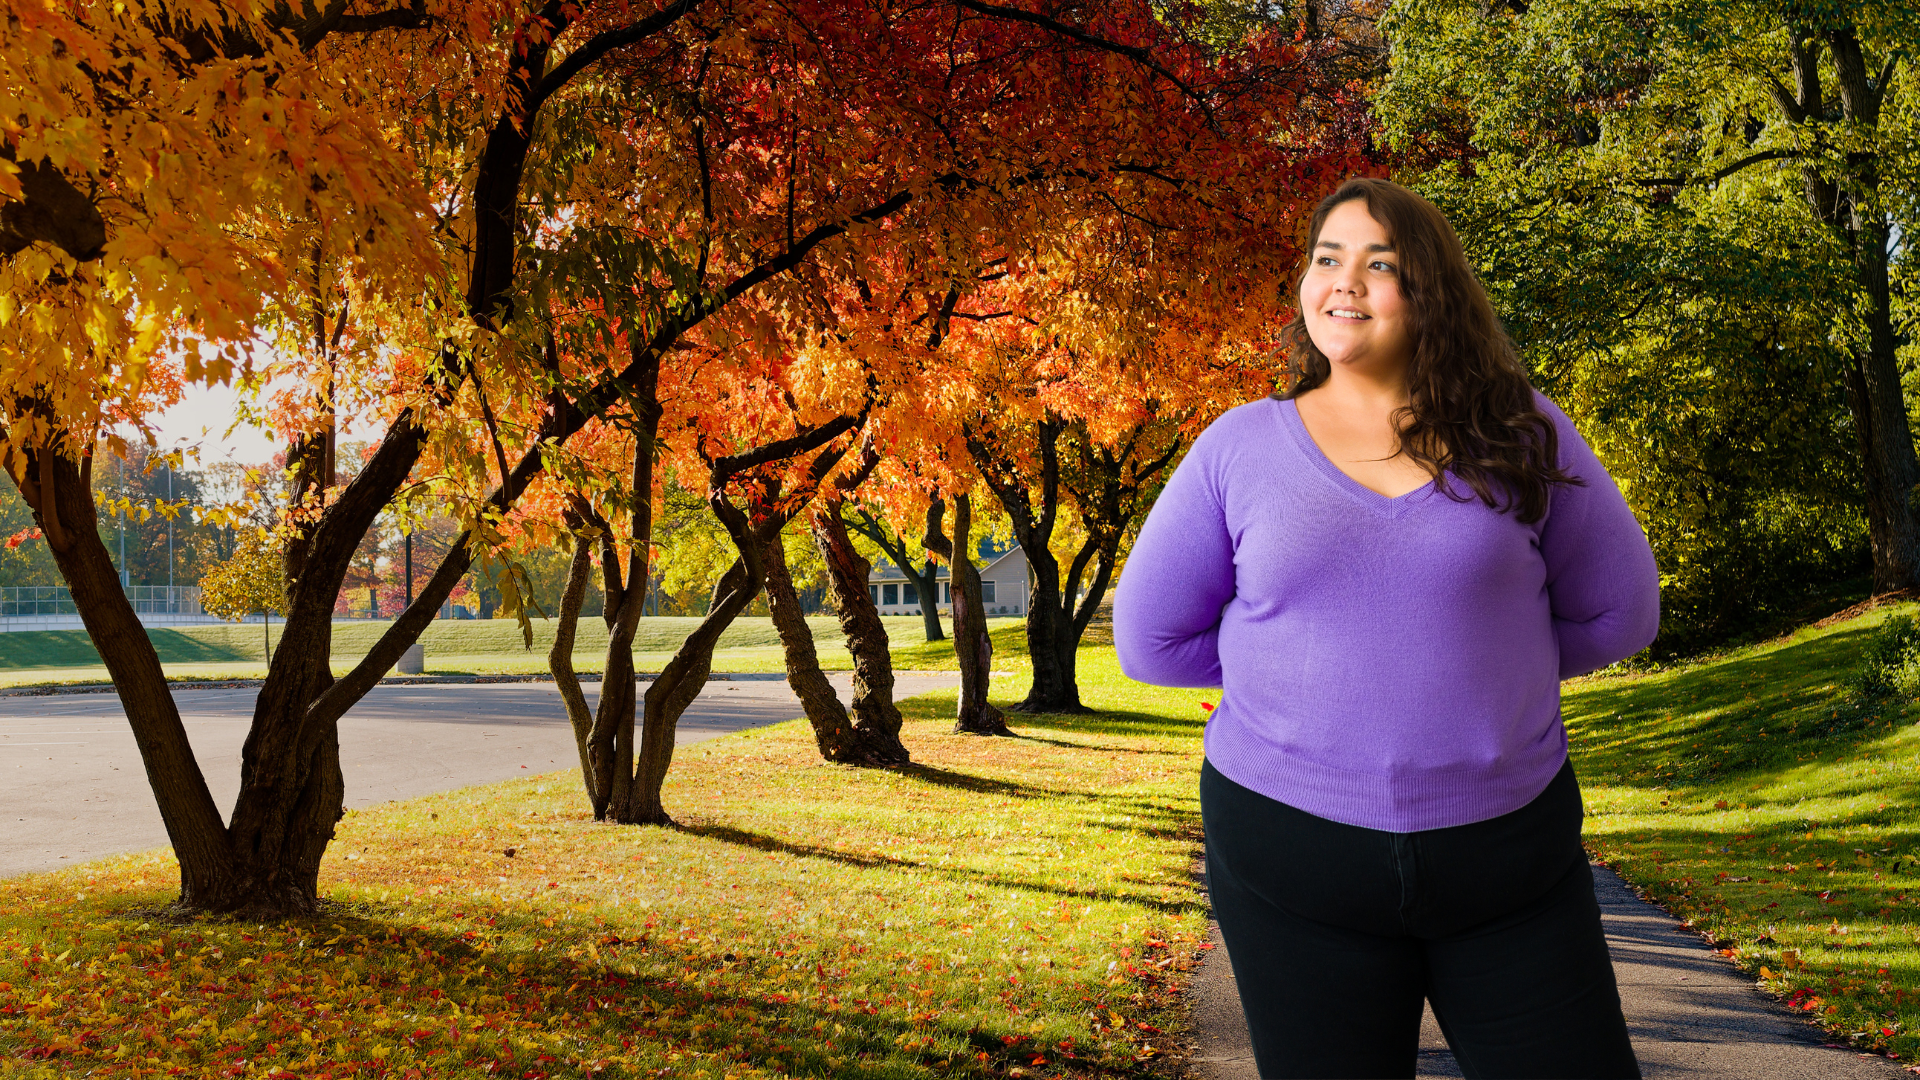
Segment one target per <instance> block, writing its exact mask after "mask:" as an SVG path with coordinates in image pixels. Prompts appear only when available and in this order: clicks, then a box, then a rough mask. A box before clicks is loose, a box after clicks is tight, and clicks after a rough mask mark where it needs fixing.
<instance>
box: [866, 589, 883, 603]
mask: <svg viewBox="0 0 1920 1080" xmlns="http://www.w3.org/2000/svg"><path fill="white" fill-rule="evenodd" d="M867 599H869V600H871V601H873V602H874V605H875V606H878V605H879V603H880V586H878V585H869V586H867Z"/></svg>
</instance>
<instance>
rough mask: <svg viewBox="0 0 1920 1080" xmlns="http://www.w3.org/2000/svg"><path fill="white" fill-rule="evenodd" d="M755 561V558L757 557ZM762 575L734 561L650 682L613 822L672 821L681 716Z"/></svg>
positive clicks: (704, 681) (697, 693) (741, 561)
mask: <svg viewBox="0 0 1920 1080" xmlns="http://www.w3.org/2000/svg"><path fill="white" fill-rule="evenodd" d="M753 561H754V562H757V561H758V557H757V556H756V557H755V558H754V560H753ZM759 578H760V575H759V572H758V567H756V566H753V565H751V563H750V562H749V561H748V560H747V559H745V558H744V557H743V558H740V559H736V560H734V564H733V566H731V567H730V568H728V570H727V572H726V573H725V574H724V575H722V576H721V578H720V580H719V582H718V583H716V584H715V585H714V587H713V600H712V603H711V604H710V605H709V606H708V608H707V616H706V618H704V619H702V620H700V625H699V626H698V627H695V628H694V631H693V633H691V634H688V635H687V638H686V640H685V641H683V642H681V643H680V648H679V650H678V651H676V652H675V653H674V654H673V659H671V660H669V661H667V665H666V667H665V668H663V669H662V670H661V672H660V676H659V677H658V678H656V679H654V680H653V682H652V683H650V684H649V685H648V686H647V692H646V696H645V701H646V714H645V719H644V722H643V724H642V727H641V730H640V745H639V748H638V752H637V754H636V755H635V760H634V773H633V778H632V782H631V783H630V784H629V785H628V788H627V792H626V796H625V798H623V799H621V800H619V801H618V802H616V804H615V807H614V812H613V819H614V820H615V821H618V822H620V823H621V824H626V825H672V824H673V823H674V822H673V818H672V817H671V816H670V815H668V813H667V809H666V805H665V804H664V802H663V801H662V800H661V789H662V788H663V787H664V786H665V785H666V781H667V767H668V766H669V765H671V764H672V763H673V739H674V734H675V732H676V731H677V730H678V728H679V724H680V715H681V714H682V713H684V712H686V711H687V706H688V705H691V704H692V703H693V699H694V698H696V697H699V696H700V691H701V689H702V688H703V687H705V686H706V685H707V676H708V675H710V674H712V672H713V648H714V646H715V645H716V644H717V643H718V642H719V641H720V635H721V634H722V633H724V632H725V631H726V629H727V627H728V626H730V625H732V624H733V620H734V619H735V618H737V617H738V616H739V614H740V613H741V612H742V611H745V610H746V609H747V605H748V604H750V603H752V602H753V597H754V595H755V594H756V593H758V592H759V591H760V587H759ZM604 692H605V691H602V693H604Z"/></svg>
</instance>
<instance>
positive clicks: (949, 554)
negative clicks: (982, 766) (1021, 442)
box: [924, 495, 1013, 735]
mask: <svg viewBox="0 0 1920 1080" xmlns="http://www.w3.org/2000/svg"><path fill="white" fill-rule="evenodd" d="M945 516H946V506H945V504H943V503H942V502H941V501H940V500H938V499H935V500H934V502H933V505H931V506H929V507H927V533H926V539H925V541H924V542H925V544H926V547H927V550H928V551H931V552H933V553H934V554H936V555H939V556H940V557H941V558H944V559H946V560H947V566H948V568H949V570H948V574H949V578H950V581H951V583H952V588H953V655H954V659H955V660H957V661H959V664H960V708H959V712H958V715H957V716H956V717H955V719H954V724H953V731H954V734H956V735H1011V734H1013V732H1012V731H1009V730H1008V729H1007V719H1006V717H1005V716H1004V715H1003V714H1002V713H1001V711H1000V710H999V709H997V708H995V707H994V706H993V704H992V703H991V702H989V701H988V700H987V690H988V687H989V683H990V681H991V678H992V674H993V638H992V636H991V635H989V634H988V632H987V609H986V606H985V605H984V604H982V603H981V602H980V571H979V570H977V569H975V567H974V565H973V558H972V557H971V555H970V554H969V552H970V551H971V550H972V548H971V546H970V545H971V543H972V540H973V538H972V531H973V500H972V498H971V497H970V496H966V495H957V496H955V497H954V500H953V537H952V539H948V537H947V536H946V534H945V533H943V532H942V531H941V519H942V518H943V517H945Z"/></svg>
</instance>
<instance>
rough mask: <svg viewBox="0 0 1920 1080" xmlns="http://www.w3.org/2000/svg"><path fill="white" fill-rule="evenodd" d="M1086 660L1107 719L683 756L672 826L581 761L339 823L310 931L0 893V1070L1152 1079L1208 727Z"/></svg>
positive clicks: (1187, 899) (765, 739) (30, 892)
mask: <svg viewBox="0 0 1920 1080" xmlns="http://www.w3.org/2000/svg"><path fill="white" fill-rule="evenodd" d="M1081 663H1082V672H1083V675H1082V678H1083V683H1082V690H1083V693H1084V694H1085V696H1086V698H1087V700H1088V701H1089V702H1090V703H1092V704H1094V705H1095V706H1096V707H1097V708H1100V709H1102V710H1103V714H1102V715H1099V716H1076V717H1055V716H1040V717H1019V718H1015V728H1016V730H1017V731H1018V732H1019V736H1020V737H1018V738H1013V739H982V738H977V737H971V736H956V735H952V734H949V733H948V729H949V728H950V725H951V715H952V711H953V707H954V699H953V693H952V692H951V691H948V692H944V693H935V694H930V695H926V696H923V697H920V698H916V699H912V700H910V701H908V702H905V703H903V709H904V711H905V712H906V714H907V716H908V724H907V728H906V730H905V732H904V738H905V740H906V742H907V744H908V746H909V747H911V748H912V750H913V752H914V759H915V760H914V764H913V765H912V766H910V767H907V768H903V769H898V770H872V769H854V768H848V767H842V766H831V765H825V764H822V762H821V761H820V759H819V756H818V753H817V752H816V751H815V749H814V747H813V739H812V735H811V732H810V731H809V729H808V728H807V727H806V725H805V724H804V723H790V724H784V725H779V726H776V727H772V728H764V729H760V730H756V731H752V732H745V733H741V734H738V735H733V736H729V737H726V738H722V739H717V740H714V741H712V742H708V743H703V744H701V745H700V746H699V747H697V748H689V749H684V750H682V751H681V753H680V754H679V755H678V756H677V757H676V759H675V762H674V765H673V772H672V774H671V777H670V779H669V781H668V784H667V788H666V792H665V801H666V804H667V806H668V808H669V809H670V811H671V812H672V813H674V814H675V815H676V816H677V818H678V819H679V821H680V824H681V827H680V828H678V829H672V830H667V829H655V828H631V827H620V826H609V825H601V824H596V823H594V822H593V821H591V820H590V818H589V816H588V814H587V812H586V809H585V806H584V800H583V799H582V797H581V795H580V790H579V779H578V777H577V775H575V774H573V773H571V772H559V773H553V774H549V775H545V776H537V777H532V778H529V779H526V780H522V781H513V782H509V783H504V784H495V785H490V786H485V787H476V788H469V789H466V790H462V791H456V792H451V793H447V794H442V795H436V796H431V797H428V798H422V799H415V800H411V801H408V802H403V803H392V804H387V805H384V806H380V807H376V808H371V809H368V810H363V811H359V812H356V813H350V814H349V815H348V816H347V818H346V819H345V820H344V821H342V822H341V823H340V826H339V833H338V836H337V838H336V840H335V841H334V843H333V844H332V846H331V847H330V849H329V851H328V855H327V859H326V862H325V864H324V866H323V869H322V875H321V884H320V888H321V892H322V895H323V896H325V897H327V898H328V899H329V901H330V903H331V905H332V906H331V908H330V910H328V911H326V912H325V913H324V914H323V916H322V917H321V918H320V919H318V920H314V921H310V922H294V923H290V924H288V925H285V926H264V927H263V926H259V925H256V924H253V923H244V924H241V923H229V922H219V921H212V920H198V921H187V922H179V921H172V922H170V921H165V920H163V919H162V918H161V917H160V916H159V915H158V913H157V912H156V910H155V908H156V907H157V905H160V904H163V903H165V902H166V901H168V900H170V899H171V898H172V895H173V890H172V887H171V886H172V884H173V879H174V875H175V874H176V872H177V871H176V868H175V867H174V865H173V863H172V860H171V858H170V856H169V855H168V854H167V853H165V852H159V853H152V854H148V855H141V856H129V857H121V858H115V859H108V860H103V861H101V862H97V863H93V864H90V865H86V866H80V867H75V868H72V869H67V870H62V871H59V872H56V873H51V874H44V875H36V876H30V877H25V878H16V879H12V880H8V881H4V882H0V1072H8V1071H13V1070H17V1071H23V1072H30V1071H33V1070H35V1069H36V1068H38V1069H44V1070H45V1071H46V1072H47V1073H49V1074H57V1075H82V1074H85V1075H96V1076H131V1075H135V1074H136V1073H138V1074H140V1075H158V1074H165V1073H167V1072H168V1071H169V1070H178V1071H179V1072H182V1073H185V1074H188V1075H202V1076H205V1075H227V1074H228V1070H233V1072H232V1075H239V1073H240V1072H242V1071H244V1072H246V1073H247V1074H248V1075H256V1074H257V1075H273V1074H275V1071H276V1070H289V1071H291V1072H292V1073H294V1074H296V1075H299V1076H302V1077H308V1078H318V1077H329V1078H339V1077H344V1076H391V1077H416V1076H433V1077H478V1076H514V1077H540V1076H550V1075H554V1076H557V1075H566V1076H580V1075H605V1076H623V1077H624V1076H641V1075H668V1076H701V1077H715V1078H719V1077H738V1078H747V1077H781V1076H810V1077H812V1076H831V1077H855V1078H882V1077H889V1078H891V1077H900V1078H908V1077H932V1076H965V1077H1021V1076H1028V1075H1045V1076H1063V1077H1064V1076H1088V1077H1091V1076H1100V1077H1145V1076H1148V1075H1156V1074H1162V1073H1164V1072H1165V1071H1167V1070H1168V1069H1170V1068H1171V1066H1169V1065H1167V1064H1166V1063H1165V1062H1164V1060H1163V1056H1164V1055H1166V1054H1167V1053H1168V1051H1169V1050H1170V1049H1173V1048H1175V1047H1177V1046H1179V1045H1181V1041H1182V1040H1183V1039H1184V1038H1185V1036H1186V1032H1185V1030H1184V1028H1185V1024H1186V1019H1185V1015H1184V1011H1183V1009H1182V1008H1181V1006H1180V1003H1179V1000H1178V998H1177V997H1176V996H1175V993H1174V992H1175V990H1176V988H1177V987H1178V986H1179V985H1180V984H1181V983H1182V982H1183V980H1184V978H1185V975H1184V972H1185V971H1186V970H1187V969H1188V968H1190V967H1191V965H1192V963H1193V961H1194V958H1195V957H1196V956H1198V955H1199V952H1198V948H1199V945H1200V944H1201V942H1202V941H1203V940H1204V933H1205V926H1206V916H1205V910H1204V907H1203V904H1202V902H1201V898H1200V896H1199V894H1198V893H1197V891H1196V887H1195V883H1194V881H1193V878H1192V876H1191V872H1190V870H1191V866H1192V862H1193V859H1194V856H1195V846H1196V843H1197V840H1198V835H1197V830H1198V805H1197V794H1196V782H1197V780H1196V778H1197V771H1198V768H1199V763H1200V733H1201V726H1202V724H1201V717H1202V716H1203V715H1204V714H1203V713H1202V712H1201V710H1200V709H1199V708H1198V707H1197V706H1196V704H1195V701H1196V700H1197V696H1196V695H1195V694H1194V693H1192V692H1190V691H1162V690H1157V689H1152V688H1146V687H1140V686H1136V685H1134V684H1131V683H1129V682H1127V681H1126V680H1124V679H1123V678H1121V677H1120V675H1119V673H1118V669H1117V666H1116V665H1115V663H1114V662H1113V659H1112V654H1111V651H1110V650H1095V649H1090V650H1087V651H1086V652H1084V653H1083V659H1082V662H1081ZM999 689H1000V690H1001V691H1002V692H1001V693H1000V694H998V695H996V696H998V697H1000V698H1001V699H1002V700H1003V701H1004V700H1012V699H1014V698H1016V697H1017V696H1018V695H1019V694H1021V693H1023V692H1024V691H1025V686H1024V682H1023V680H1020V679H1017V678H1016V679H1010V680H1007V681H1006V683H1005V684H1004V685H1003V686H1000V687H999Z"/></svg>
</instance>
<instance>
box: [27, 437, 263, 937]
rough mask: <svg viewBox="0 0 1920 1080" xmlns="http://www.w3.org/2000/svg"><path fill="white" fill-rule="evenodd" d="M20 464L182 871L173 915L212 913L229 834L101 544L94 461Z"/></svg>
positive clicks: (45, 456) (33, 456) (52, 456)
mask: <svg viewBox="0 0 1920 1080" xmlns="http://www.w3.org/2000/svg"><path fill="white" fill-rule="evenodd" d="M21 457H22V459H23V460H22V461H21V462H20V463H21V464H22V465H23V466H24V478H23V479H21V480H20V481H19V482H18V484H17V486H18V487H19V489H20V494H21V497H22V498H24V499H25V500H26V503H27V506H28V508H29V509H31V510H32V511H33V520H34V524H36V525H38V526H39V527H40V530H41V533H42V534H43V535H44V536H45V537H46V540H47V547H48V548H49V549H51V551H52V552H53V559H54V563H55V565H56V566H58V567H59V569H60V574H61V576H62V577H63V578H65V579H66V582H67V587H68V589H69V590H71V592H72V595H73V600H74V607H75V608H76V609H77V610H78V611H79V613H80V621H81V622H82V623H83V624H85V626H86V628H87V635H88V636H89V637H90V638H92V640H93V644H94V648H95V649H96V650H98V651H99V653H100V661H101V663H103V664H105V665H106V667H107V674H108V676H109V677H110V678H111V679H112V680H113V688H114V690H115V691H116V692H117V693H118V694H119V696H120V704H121V707H122V708H124V709H125V710H126V714H127V723H128V725H129V726H130V727H131V728H132V729H133V738H134V742H135V743H136V744H137V745H138V746H139V749H140V760H141V762H142V764H144V765H145V766H146V770H147V782H148V783H149V784H150V785H151V786H152V788H153V796H154V799H155V801H157V802H158V803H159V806H160V819H161V821H162V823H163V824H165V825H166V829H167V839H168V840H169V841H171V842H172V844H173V850H174V855H175V857H176V858H177V859H179V861H180V901H179V905H180V907H182V908H184V909H189V910H193V909H206V908H211V907H213V906H215V905H217V904H218V903H219V902H220V901H221V900H222V899H223V898H225V897H228V896H231V895H233V894H234V893H235V891H236V890H237V889H238V888H239V886H240V876H239V874H238V873H237V872H236V871H238V870H239V869H240V868H238V867H236V866H235V865H234V863H233V860H232V859H231V858H230V857H229V852H228V850H227V828H226V825H225V823H223V822H222V821H221V820H220V811H219V808H218V807H216V806H215V805H214V801H213V795H212V794H211V793H210V792H209V791H208V790H207V782H206V778H205V776H204V775H202V773H201V772H200V763H199V762H198V761H197V760H196V759H195V758H194V756H193V747H192V746H191V744H190V743H189V742H188V741H187V729H186V727H185V725H183V724H182V723H181V722H180V710H179V708H178V706H176V705H175V704H174V700H173V694H172V693H171V692H170V691H169V690H168V689H167V677H166V674H165V672H164V671H162V669H161V667H160V656H159V654H158V653H157V652H155V651H154V648H153V641H152V639H150V638H148V637H147V631H146V627H145V626H143V625H141V622H140V617H139V616H138V615H136V614H135V613H134V610H133V604H132V603H130V602H129V601H128V600H127V594H126V591H125V590H124V589H122V588H121V587H120V576H119V574H118V573H117V572H116V571H115V570H114V568H113V556H112V555H111V554H110V553H109V552H108V551H107V545H106V543H105V542H104V541H103V540H101V539H100V530H99V524H98V521H99V519H98V518H97V517H96V515H95V509H94V502H93V492H92V485H91V482H90V481H91V476H90V474H91V472H92V458H91V457H88V458H87V459H86V461H85V463H84V465H77V464H76V463H74V462H73V461H71V460H69V459H68V458H67V457H65V456H64V455H62V454H60V453H58V452H57V451H54V450H47V449H40V450H29V451H26V452H25V453H23V454H22V455H21ZM5 464H6V465H7V466H9V467H8V468H5V469H0V471H4V472H6V473H7V474H8V475H9V477H11V476H12V475H13V473H14V469H13V468H12V466H13V465H14V464H15V463H14V461H13V460H12V459H9V460H8V461H6V462H5Z"/></svg>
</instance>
